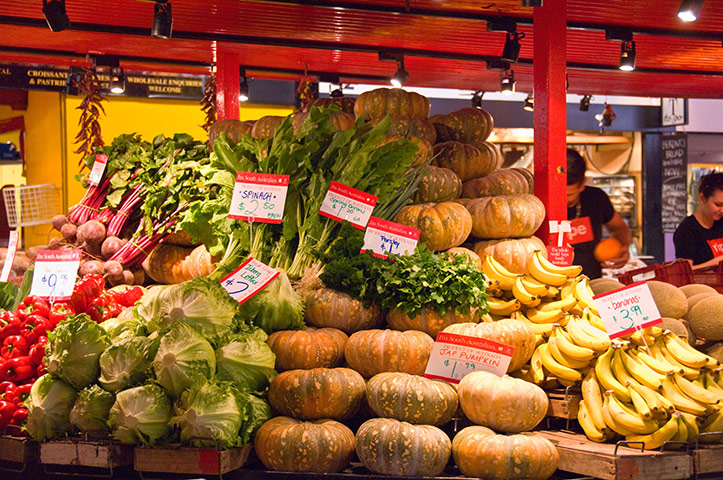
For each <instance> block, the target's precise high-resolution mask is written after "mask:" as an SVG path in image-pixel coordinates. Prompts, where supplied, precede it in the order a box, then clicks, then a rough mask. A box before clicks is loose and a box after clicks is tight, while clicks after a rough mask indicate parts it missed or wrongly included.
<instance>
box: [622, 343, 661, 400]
mask: <svg viewBox="0 0 723 480" xmlns="http://www.w3.org/2000/svg"><path fill="white" fill-rule="evenodd" d="M620 360H622V362H623V365H624V366H625V369H626V370H627V371H628V372H629V373H630V375H632V376H633V378H635V380H637V381H638V382H640V383H642V384H643V385H647V386H648V387H650V388H652V389H654V390H657V389H658V388H660V385H661V384H662V383H663V375H661V374H659V373H658V372H656V371H655V370H653V369H652V368H650V367H648V366H647V365H645V364H644V363H643V362H641V361H639V360H638V359H637V358H634V357H632V356H630V354H629V353H628V352H627V351H622V352H621V355H620Z"/></svg>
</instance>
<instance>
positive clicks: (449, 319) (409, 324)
mask: <svg viewBox="0 0 723 480" xmlns="http://www.w3.org/2000/svg"><path fill="white" fill-rule="evenodd" d="M479 321H480V316H479V314H478V313H477V309H476V308H470V310H469V312H467V313H458V312H457V311H455V309H454V308H451V309H450V310H449V311H448V312H447V313H446V314H444V315H440V314H439V312H437V309H436V308H435V307H434V306H432V305H425V306H423V307H422V309H421V310H420V311H419V312H418V313H417V314H416V315H415V316H414V317H410V316H409V315H408V314H407V313H406V312H404V311H403V310H399V309H396V308H395V309H392V310H389V311H388V312H387V323H388V324H389V326H390V327H391V328H393V329H394V330H419V331H421V332H424V333H426V334H427V335H429V336H431V337H432V338H437V334H438V333H439V332H441V331H442V330H444V328H445V327H447V326H449V325H452V324H453V323H465V322H479Z"/></svg>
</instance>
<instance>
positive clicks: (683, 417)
mask: <svg viewBox="0 0 723 480" xmlns="http://www.w3.org/2000/svg"><path fill="white" fill-rule="evenodd" d="M679 413H680V421H681V422H682V423H683V424H684V425H685V427H686V428H687V429H688V441H689V442H692V441H693V440H695V439H696V438H698V435H699V434H700V427H698V420H697V419H698V417H696V416H695V415H692V414H690V413H688V412H679Z"/></svg>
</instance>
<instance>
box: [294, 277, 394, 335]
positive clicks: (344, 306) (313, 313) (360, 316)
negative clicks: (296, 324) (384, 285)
mask: <svg viewBox="0 0 723 480" xmlns="http://www.w3.org/2000/svg"><path fill="white" fill-rule="evenodd" d="M304 301H305V303H306V308H305V309H304V321H306V323H307V324H309V325H313V326H315V327H331V328H337V329H339V330H341V331H342V332H344V333H346V334H352V333H354V332H358V331H359V330H368V329H370V328H376V327H379V326H381V325H382V323H383V322H384V317H383V316H382V314H381V311H380V310H379V308H378V307H377V306H376V305H371V306H370V307H368V308H367V307H364V305H363V304H362V302H360V301H359V300H357V299H355V298H352V297H351V296H349V295H347V294H346V293H342V292H337V291H336V290H334V289H331V288H320V289H317V290H314V291H312V292H310V293H308V294H307V295H306V296H305V298H304Z"/></svg>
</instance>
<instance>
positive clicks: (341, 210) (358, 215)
mask: <svg viewBox="0 0 723 480" xmlns="http://www.w3.org/2000/svg"><path fill="white" fill-rule="evenodd" d="M377 200H378V199H377V197H376V196H375V195H370V194H368V193H364V192H362V191H361V190H357V189H356V188H352V187H348V186H346V185H343V184H341V183H339V182H331V185H330V186H329V190H327V192H326V196H325V197H324V202H323V203H322V204H321V208H320V209H319V214H320V215H323V216H325V217H328V218H331V219H332V220H336V221H338V222H341V221H344V220H345V221H348V222H351V224H352V225H354V226H355V227H356V228H358V229H359V230H364V228H365V227H366V226H367V222H369V217H371V216H372V210H374V205H376V204H377Z"/></svg>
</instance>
